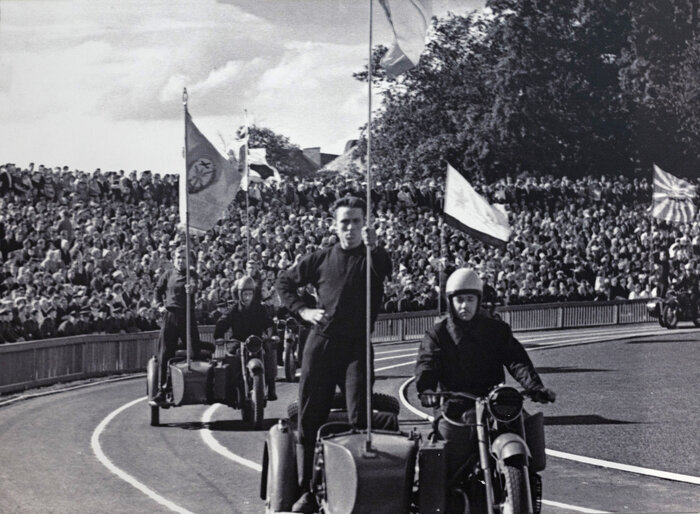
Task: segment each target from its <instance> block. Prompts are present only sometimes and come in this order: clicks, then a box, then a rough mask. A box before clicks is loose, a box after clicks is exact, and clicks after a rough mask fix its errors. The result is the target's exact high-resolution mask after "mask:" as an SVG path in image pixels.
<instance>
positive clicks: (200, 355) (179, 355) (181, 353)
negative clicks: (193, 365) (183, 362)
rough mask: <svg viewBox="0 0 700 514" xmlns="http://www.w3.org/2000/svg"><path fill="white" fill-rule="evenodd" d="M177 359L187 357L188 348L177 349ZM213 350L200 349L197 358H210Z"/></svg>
mask: <svg viewBox="0 0 700 514" xmlns="http://www.w3.org/2000/svg"><path fill="white" fill-rule="evenodd" d="M175 358H176V359H187V350H177V351H176V352H175ZM210 359H211V352H210V351H209V350H199V352H198V353H197V355H196V360H204V361H206V360H210Z"/></svg>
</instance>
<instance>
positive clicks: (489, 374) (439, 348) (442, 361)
mask: <svg viewBox="0 0 700 514" xmlns="http://www.w3.org/2000/svg"><path fill="white" fill-rule="evenodd" d="M504 367H505V368H507V369H508V371H509V373H510V374H511V375H512V376H513V378H515V379H516V380H517V381H518V382H520V384H521V385H522V386H523V387H524V388H525V389H528V390H530V389H537V388H541V387H542V381H541V380H540V377H539V375H538V374H537V371H536V370H535V367H534V365H533V364H532V361H531V360H530V357H529V356H528V355H527V352H526V351H525V348H524V347H523V345H522V344H521V343H520V342H519V341H518V340H517V339H516V338H515V337H513V333H512V331H511V329H510V326H508V324H506V323H504V322H503V321H500V320H496V319H492V318H488V317H485V316H483V315H482V314H477V315H476V316H475V317H474V318H473V319H472V320H471V321H469V322H467V323H458V322H455V321H453V320H452V318H450V317H449V316H448V317H446V318H445V319H442V320H441V321H438V322H437V323H436V324H435V325H434V326H433V328H432V329H430V330H428V331H427V332H426V333H425V336H424V337H423V342H422V343H421V346H420V349H419V350H418V359H417V361H416V369H415V376H416V389H417V390H418V392H419V393H422V392H423V391H425V390H426V389H432V390H437V389H438V385H440V388H441V389H442V390H443V391H456V392H466V393H471V394H475V395H480V396H481V395H485V394H486V393H487V392H488V391H489V390H490V389H491V388H492V387H493V386H495V385H497V384H499V383H501V382H503V381H505V372H504V369H503V368H504Z"/></svg>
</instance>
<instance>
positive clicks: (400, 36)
mask: <svg viewBox="0 0 700 514" xmlns="http://www.w3.org/2000/svg"><path fill="white" fill-rule="evenodd" d="M379 3H380V4H381V6H382V7H383V8H384V13H385V14H386V18H387V20H388V21H389V24H390V25H391V29H392V31H393V32H394V44H393V45H392V47H391V48H390V49H389V51H388V52H387V53H386V55H385V56H384V57H383V58H382V61H381V64H382V66H383V67H384V69H385V70H386V73H387V75H389V76H390V77H398V76H399V75H401V74H402V73H403V72H405V71H408V70H409V69H411V68H413V67H414V66H416V65H417V64H418V61H419V60H420V54H421V53H423V48H424V47H425V33H426V32H427V30H428V25H430V17H431V16H432V10H433V5H432V4H433V2H432V0H379Z"/></svg>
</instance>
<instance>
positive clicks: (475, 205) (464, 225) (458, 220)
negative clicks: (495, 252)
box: [444, 164, 511, 246]
mask: <svg viewBox="0 0 700 514" xmlns="http://www.w3.org/2000/svg"><path fill="white" fill-rule="evenodd" d="M444 211H445V221H446V222H447V224H448V225H451V226H453V227H454V228H456V229H459V230H462V231H464V232H466V233H468V234H470V235H472V236H474V237H475V238H477V239H479V240H481V241H483V242H485V243H488V244H491V245H494V246H504V245H505V244H506V243H507V242H508V239H509V238H510V233H511V230H510V225H509V224H508V214H507V213H506V210H505V207H504V206H503V205H501V204H494V205H491V204H489V203H488V202H487V201H486V199H485V198H484V197H483V196H481V195H480V194H479V193H477V192H476V191H475V190H474V188H473V187H472V185H471V184H470V183H469V181H468V180H467V179H466V178H464V176H463V175H462V174H461V173H460V172H459V171H457V170H456V169H455V168H453V167H452V166H451V165H450V164H448V165H447V179H446V181H445V208H444Z"/></svg>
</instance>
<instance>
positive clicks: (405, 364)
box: [374, 359, 416, 373]
mask: <svg viewBox="0 0 700 514" xmlns="http://www.w3.org/2000/svg"><path fill="white" fill-rule="evenodd" d="M415 363H416V361H415V359H414V360H412V361H408V362H401V363H399V364H394V365H393V366H384V367H383V368H376V369H375V370H374V372H375V373H376V372H378V371H385V370H387V369H392V368H400V367H402V366H408V365H409V364H415Z"/></svg>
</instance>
